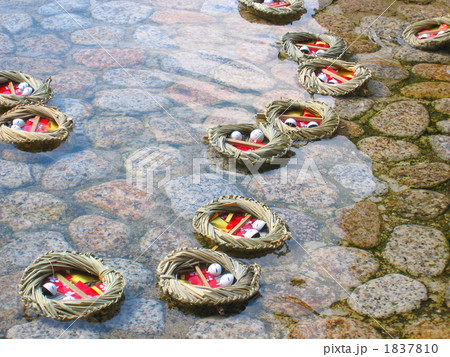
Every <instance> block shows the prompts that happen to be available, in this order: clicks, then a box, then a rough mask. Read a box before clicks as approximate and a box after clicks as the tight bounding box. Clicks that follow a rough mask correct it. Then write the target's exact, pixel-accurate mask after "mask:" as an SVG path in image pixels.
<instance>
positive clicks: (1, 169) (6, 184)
mask: <svg viewBox="0 0 450 357" xmlns="http://www.w3.org/2000/svg"><path fill="white" fill-rule="evenodd" d="M33 182H34V178H33V176H32V175H31V170H30V166H29V165H27V164H24V163H20V162H13V161H7V160H0V190H1V189H13V188H17V187H20V186H24V185H29V184H31V183H33Z"/></svg>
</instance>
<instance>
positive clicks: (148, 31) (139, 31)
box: [133, 25, 178, 50]
mask: <svg viewBox="0 0 450 357" xmlns="http://www.w3.org/2000/svg"><path fill="white" fill-rule="evenodd" d="M133 38H134V39H135V40H136V42H138V43H140V44H143V45H145V47H146V48H150V49H154V50H159V49H170V48H177V47H178V45H177V44H176V42H175V41H174V40H172V39H171V38H170V37H169V36H168V35H166V34H165V33H164V31H163V30H162V29H161V28H159V27H158V26H153V25H142V26H139V27H137V28H136V31H135V32H134V34H133Z"/></svg>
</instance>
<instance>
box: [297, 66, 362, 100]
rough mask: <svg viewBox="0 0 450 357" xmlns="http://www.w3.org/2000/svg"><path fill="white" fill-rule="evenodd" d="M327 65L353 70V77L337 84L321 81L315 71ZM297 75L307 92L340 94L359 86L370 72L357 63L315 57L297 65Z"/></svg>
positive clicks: (347, 92) (349, 91)
mask: <svg viewBox="0 0 450 357" xmlns="http://www.w3.org/2000/svg"><path fill="white" fill-rule="evenodd" d="M327 66H328V67H331V68H333V69H344V70H346V71H352V72H355V77H354V78H352V79H350V80H349V81H348V82H345V83H339V84H329V83H324V82H321V81H320V80H319V78H317V76H316V73H315V72H316V71H318V70H320V69H322V68H324V67H327ZM297 77H298V80H299V81H300V83H301V84H302V85H303V87H305V89H306V90H307V91H308V92H309V93H318V94H323V95H334V96H340V95H346V94H349V93H351V92H353V91H355V90H356V89H358V88H359V87H361V86H362V85H363V84H364V83H365V82H366V81H368V80H369V79H370V77H371V73H370V71H369V69H367V68H366V67H363V66H362V65H360V64H357V63H353V62H345V61H340V60H333V59H327V58H317V59H313V60H308V61H305V62H303V63H301V64H300V65H299V66H298V72H297Z"/></svg>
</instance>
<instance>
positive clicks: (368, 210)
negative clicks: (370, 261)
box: [337, 202, 381, 248]
mask: <svg viewBox="0 0 450 357" xmlns="http://www.w3.org/2000/svg"><path fill="white" fill-rule="evenodd" d="M337 220H338V225H339V227H340V228H341V229H342V230H343V233H344V234H343V236H342V237H341V238H342V239H343V240H345V241H347V242H349V243H350V244H353V245H355V246H357V247H360V248H374V247H376V246H377V245H378V244H379V243H380V241H381V237H380V228H381V219H380V213H379V211H378V208H377V205H376V204H375V203H372V202H358V203H356V204H355V205H353V206H351V207H349V208H343V209H342V210H339V211H338V212H337Z"/></svg>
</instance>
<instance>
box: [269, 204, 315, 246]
mask: <svg viewBox="0 0 450 357" xmlns="http://www.w3.org/2000/svg"><path fill="white" fill-rule="evenodd" d="M272 210H273V211H274V212H275V213H277V214H278V215H279V216H280V217H281V218H282V219H283V220H284V221H285V223H286V224H287V225H288V227H289V231H290V232H291V233H292V236H293V237H294V239H295V240H299V241H301V242H308V241H316V240H319V237H320V232H319V225H318V224H317V222H316V221H315V220H314V219H313V218H312V217H310V216H308V215H307V214H305V213H303V212H300V211H296V210H293V209H288V208H278V207H273V208H272Z"/></svg>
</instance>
